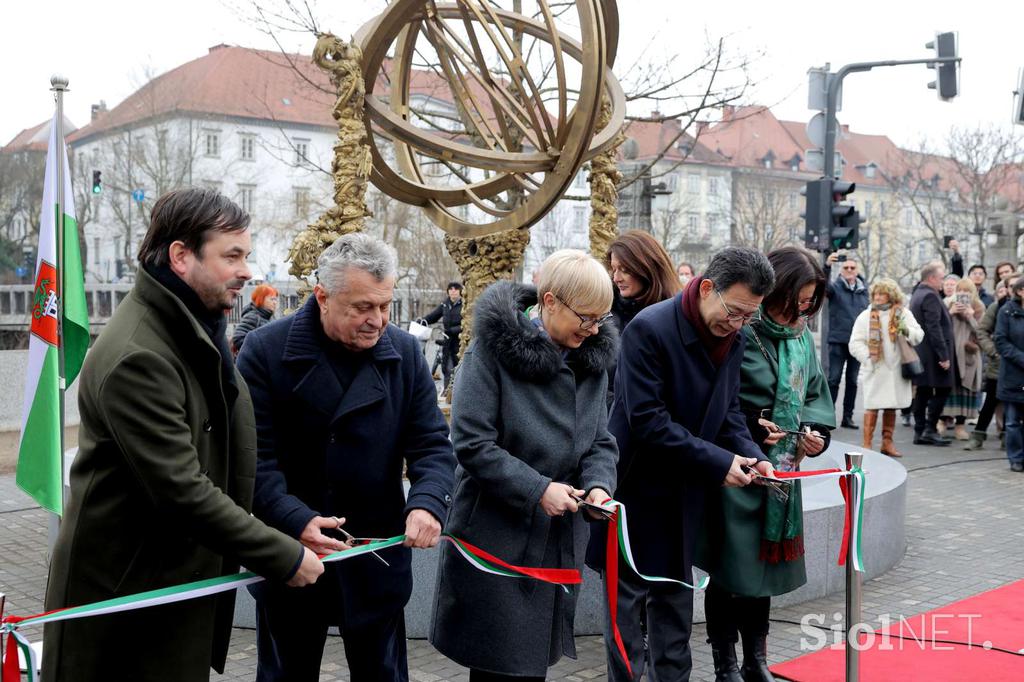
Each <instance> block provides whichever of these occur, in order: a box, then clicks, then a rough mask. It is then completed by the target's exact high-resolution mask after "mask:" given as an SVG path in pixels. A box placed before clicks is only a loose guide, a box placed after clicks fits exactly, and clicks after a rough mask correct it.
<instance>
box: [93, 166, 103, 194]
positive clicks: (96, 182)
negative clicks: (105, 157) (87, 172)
mask: <svg viewBox="0 0 1024 682" xmlns="http://www.w3.org/2000/svg"><path fill="white" fill-rule="evenodd" d="M102 175H103V171H98V170H94V171H93V172H92V193H93V194H99V193H100V192H102V191H103V178H102V177H101V176H102Z"/></svg>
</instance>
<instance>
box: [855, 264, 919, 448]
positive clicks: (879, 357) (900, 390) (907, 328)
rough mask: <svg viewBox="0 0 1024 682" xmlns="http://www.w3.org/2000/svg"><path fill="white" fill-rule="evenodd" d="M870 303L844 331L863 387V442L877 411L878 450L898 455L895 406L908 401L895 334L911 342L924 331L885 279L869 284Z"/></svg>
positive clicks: (870, 432)
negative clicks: (880, 426) (879, 431)
mask: <svg viewBox="0 0 1024 682" xmlns="http://www.w3.org/2000/svg"><path fill="white" fill-rule="evenodd" d="M870 293H871V306H870V307H869V308H868V309H867V310H865V311H864V312H862V313H861V314H860V315H858V316H857V319H856V320H855V321H854V323H853V332H852V334H851V335H850V354H851V355H853V357H855V358H857V360H858V361H859V362H860V363H861V365H860V385H861V386H863V387H864V447H865V448H867V449H870V448H871V447H872V445H871V441H872V440H873V439H874V437H875V427H876V426H877V424H878V412H879V410H882V446H881V449H880V452H881V453H882V454H884V455H889V456H890V457H900V456H901V455H900V453H899V452H898V451H897V450H896V446H895V444H894V443H893V441H892V435H893V431H894V429H895V428H896V410H899V409H902V408H904V407H908V406H909V405H910V403H911V401H912V400H913V397H914V396H913V389H912V387H911V384H910V379H904V378H903V371H902V367H901V365H902V364H903V361H902V356H901V355H900V350H899V347H898V346H897V345H896V339H897V337H898V336H900V335H902V336H904V337H905V338H906V340H907V341H908V342H909V343H910V345H911V346H916V345H917V344H919V343H921V340H922V339H923V338H924V331H923V330H922V329H921V326H920V325H919V324H918V323H917V320H915V319H914V316H913V314H912V313H911V312H910V309H909V308H907V307H905V306H904V296H903V292H902V291H900V288H899V285H898V284H896V282H894V281H893V280H891V279H879V280H877V281H875V282H874V283H873V284H872V285H871V292H870Z"/></svg>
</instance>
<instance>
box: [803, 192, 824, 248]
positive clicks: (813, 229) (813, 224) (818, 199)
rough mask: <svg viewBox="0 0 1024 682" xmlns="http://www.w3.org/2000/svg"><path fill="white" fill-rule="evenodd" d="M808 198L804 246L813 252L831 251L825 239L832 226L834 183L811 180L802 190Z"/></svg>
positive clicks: (805, 212)
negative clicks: (830, 214)
mask: <svg viewBox="0 0 1024 682" xmlns="http://www.w3.org/2000/svg"><path fill="white" fill-rule="evenodd" d="M800 194H803V195H804V196H805V197H807V206H806V208H805V210H804V212H803V213H801V214H800V215H801V217H803V219H804V245H805V246H806V247H807V248H808V249H811V250H813V251H827V250H829V246H828V243H827V242H826V241H825V237H826V235H827V234H828V231H829V228H830V226H831V221H830V219H829V210H830V208H831V206H832V181H831V180H827V179H825V178H821V179H819V180H810V181H808V183H807V185H805V186H804V187H803V189H801V190H800Z"/></svg>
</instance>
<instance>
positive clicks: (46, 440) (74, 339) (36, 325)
mask: <svg viewBox="0 0 1024 682" xmlns="http://www.w3.org/2000/svg"><path fill="white" fill-rule="evenodd" d="M58 163H60V164H61V165H62V166H63V171H64V172H63V178H64V197H63V198H64V206H63V216H60V215H58V210H59V208H58V206H57V164H58ZM61 228H62V229H63V230H64V253H63V254H62V257H61V258H60V259H58V257H57V230H58V229H61ZM61 269H63V272H60V270H61ZM58 277H61V279H62V281H63V286H61V287H59V288H58V286H57V284H58ZM58 290H59V291H60V293H61V294H62V297H63V303H64V306H63V308H64V319H63V321H62V322H63V323H62V324H60V325H58V315H59V311H60V306H59V305H58V299H57V295H58ZM58 326H59V327H60V331H59V332H58ZM30 328H31V336H30V338H29V347H28V358H29V359H28V372H27V374H26V377H25V407H24V413H23V414H24V418H23V422H22V430H21V443H20V445H19V447H18V473H17V476H16V479H15V480H16V481H17V483H18V487H19V488H21V489H22V490H24V491H25V492H26V493H28V494H29V495H31V496H32V497H33V498H34V499H35V500H36V502H38V503H39V504H40V506H42V507H44V508H45V509H48V510H49V511H52V512H53V513H55V514H62V513H63V495H62V489H61V488H62V485H63V472H62V471H61V464H62V461H63V460H62V457H61V430H62V428H63V426H64V425H63V424H62V423H61V410H60V395H61V382H62V378H61V371H60V359H59V355H58V348H59V345H60V344H61V343H63V345H64V372H63V374H64V379H63V381H64V382H65V385H70V384H71V382H73V381H74V380H75V377H77V376H78V371H79V370H80V369H81V367H82V360H83V359H84V358H85V351H86V350H87V349H88V347H89V313H88V310H87V308H86V305H85V281H84V278H83V275H82V258H81V255H80V252H79V248H78V223H77V222H76V221H75V207H74V199H73V195H72V193H71V173H70V171H69V168H68V155H67V150H66V149H65V146H64V139H63V138H60V139H58V138H57V116H56V115H54V117H53V122H52V123H51V124H50V143H49V148H48V150H47V152H46V178H45V180H44V184H43V207H42V215H41V218H40V221H39V255H38V257H37V258H36V277H35V291H34V293H33V296H32V319H31V321H30Z"/></svg>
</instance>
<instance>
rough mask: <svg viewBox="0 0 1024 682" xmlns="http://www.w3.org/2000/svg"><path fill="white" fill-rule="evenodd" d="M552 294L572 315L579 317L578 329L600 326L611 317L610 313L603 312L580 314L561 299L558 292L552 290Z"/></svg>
mask: <svg viewBox="0 0 1024 682" xmlns="http://www.w3.org/2000/svg"><path fill="white" fill-rule="evenodd" d="M552 296H554V297H555V300H557V301H558V302H559V303H561V304H562V305H564V306H565V307H566V308H568V309H569V311H570V312H571V313H572V314H573V315H575V316H576V317H578V318H580V329H593V328H594V327H600V326H601V325H602V324H605V323H607V322H608V320H610V319H612V314H611V313H605V314H604V315H602V316H601V317H585V316H583V315H580V314H579V313H578V312H576V311H575V310H573V309H572V306H570V305H569V304H568V303H566V302H565V301H563V300H562V299H561V297H559V296H558V294H555V293H554V292H552Z"/></svg>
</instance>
